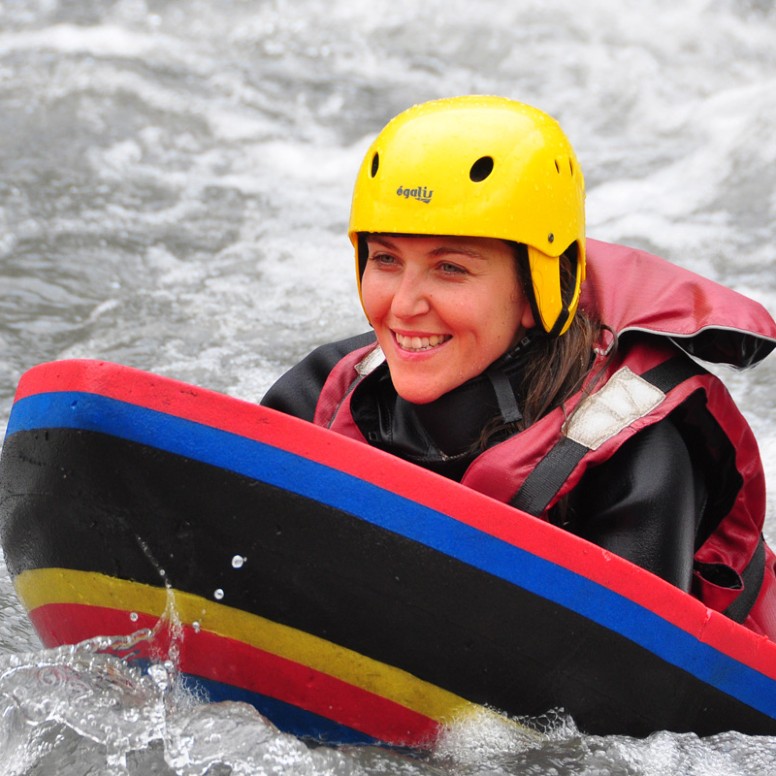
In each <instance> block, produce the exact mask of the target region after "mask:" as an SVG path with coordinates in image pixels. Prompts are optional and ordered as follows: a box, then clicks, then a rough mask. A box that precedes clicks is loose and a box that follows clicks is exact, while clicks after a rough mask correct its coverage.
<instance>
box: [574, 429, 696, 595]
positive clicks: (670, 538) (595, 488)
mask: <svg viewBox="0 0 776 776" xmlns="http://www.w3.org/2000/svg"><path fill="white" fill-rule="evenodd" d="M705 500H706V486H705V483H704V482H703V479H702V475H701V473H700V472H699V471H697V469H696V467H695V466H694V465H693V461H692V458H691V454H690V451H689V449H688V446H687V444H686V442H685V440H684V439H683V437H682V434H681V433H680V431H679V429H678V428H677V426H676V425H675V424H674V423H673V421H672V419H671V418H666V419H664V420H662V421H660V422H659V423H656V424H655V425H653V426H649V427H648V428H646V429H643V430H642V431H640V432H639V433H638V434H636V435H634V436H633V437H632V438H631V439H630V440H628V442H626V443H625V444H624V445H623V446H622V447H621V448H620V449H619V450H618V451H617V452H616V453H615V454H614V455H613V456H612V457H611V458H610V459H609V460H608V461H606V462H605V463H603V464H601V465H600V466H597V467H595V468H593V469H591V470H589V471H588V472H587V474H586V475H585V476H584V477H583V479H582V481H581V482H580V483H579V485H578V486H577V488H576V489H575V490H574V492H573V493H572V494H571V497H570V507H571V514H570V517H571V518H572V525H571V526H570V527H571V529H572V530H573V531H574V533H577V534H579V535H580V536H583V537H584V538H585V539H588V540H589V541H592V542H594V543H595V544H597V545H599V546H601V547H604V548H605V549H608V550H611V551H612V552H614V553H616V554H617V555H620V556H622V557H624V558H627V559H628V560H630V561H632V562H633V563H636V564H637V565H639V566H641V567H642V568H646V569H648V570H649V571H652V572H653V573H654V574H657V575H658V576H660V577H662V578H663V579H666V580H667V581H669V582H671V583H672V584H674V585H676V586H677V587H679V588H681V589H683V590H689V587H690V582H691V575H692V562H693V554H694V548H695V537H696V530H697V527H698V524H699V521H700V515H701V514H702V512H703V509H704V505H705Z"/></svg>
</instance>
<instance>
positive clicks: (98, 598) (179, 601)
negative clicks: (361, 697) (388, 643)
mask: <svg viewBox="0 0 776 776" xmlns="http://www.w3.org/2000/svg"><path fill="white" fill-rule="evenodd" d="M14 584H15V586H16V591H17V593H18V595H19V598H20V599H21V601H22V603H23V604H24V605H25V607H26V608H27V610H28V611H32V610H34V609H37V608H38V607H40V606H45V605H46V604H82V605H85V606H99V607H106V608H110V609H119V610H123V611H128V612H137V613H138V614H141V613H142V614H147V615H150V616H152V617H157V618H158V617H160V616H161V615H162V613H163V612H164V611H165V608H166V607H167V604H168V590H167V589H165V588H160V587H152V586H151V585H145V584H141V583H139V582H129V581H126V580H122V579H117V578H115V577H110V576H107V575H104V574H98V573H96V572H89V571H75V570H72V569H62V568H49V569H32V570H28V571H24V572H22V573H21V574H19V575H18V576H17V577H16V579H15V580H14ZM169 592H170V593H171V594H172V598H173V605H174V609H175V614H176V615H177V618H178V619H179V620H180V622H181V623H183V624H185V625H192V624H193V623H195V622H197V623H199V626H200V627H201V628H202V629H203V630H208V631H210V632H211V633H215V634H217V635H220V636H225V637H228V638H232V639H236V640H238V641H242V642H244V643H246V644H250V645H251V646H253V647H256V648H258V649H261V650H264V651H266V652H270V653H272V654H274V655H278V656H279V657H282V658H286V659H287V660H291V661H294V662H296V663H301V664H302V665H305V666H309V667H310V668H313V669H314V670H316V671H320V672H321V673H325V674H328V675H329V676H333V677H335V678H337V679H341V680H342V681H344V682H347V683H348V684H351V685H354V686H355V687H360V688H362V689H364V690H367V691H369V692H372V693H374V694H376V695H379V696H382V697H383V698H387V699H389V700H391V701H394V702H396V703H398V704H400V705H402V706H405V707H407V708H409V709H412V710H414V711H416V712H418V713H420V714H424V715H426V716H427V717H430V718H431V719H434V720H436V721H437V722H440V723H445V722H451V721H453V720H454V719H459V718H461V717H462V716H464V715H468V714H470V713H473V712H476V713H480V714H481V713H483V711H485V710H484V708H483V707H482V706H479V705H477V704H474V703H472V702H470V701H467V700H465V699H464V698H461V697H460V696H458V695H455V694H453V693H450V692H448V691H446V690H443V689H441V688H440V687H437V686H436V685H433V684H430V683H429V682H425V681H423V680H422V679H418V678H417V677H416V676H413V675H412V674H410V673H407V672H406V671H403V670H401V669H399V668H395V667H393V666H390V665H387V664H386V663H381V662H378V661H377V660H373V659H372V658H368V657H366V656H365V655H361V654H360V653H358V652H354V651H352V650H350V649H346V648H345V647H340V646H338V645H337V644H334V643H332V642H330V641H326V640H325V639H321V638H319V637H317V636H313V635H311V634H309V633H305V632H304V631H300V630H296V629H295V628H291V627H289V626H287V625H281V624H279V623H276V622H272V621H271V620H267V619H265V618H264V617H259V616H258V615H255V614H251V613H248V612H244V611H242V610H240V609H235V608H232V607H230V606H226V605H224V604H220V603H217V602H215V601H208V600H207V599H205V598H202V597H200V596H197V595H193V594H191V593H186V592H183V591H180V590H172V591H169ZM103 635H112V634H103ZM188 638H190V636H187V639H188Z"/></svg>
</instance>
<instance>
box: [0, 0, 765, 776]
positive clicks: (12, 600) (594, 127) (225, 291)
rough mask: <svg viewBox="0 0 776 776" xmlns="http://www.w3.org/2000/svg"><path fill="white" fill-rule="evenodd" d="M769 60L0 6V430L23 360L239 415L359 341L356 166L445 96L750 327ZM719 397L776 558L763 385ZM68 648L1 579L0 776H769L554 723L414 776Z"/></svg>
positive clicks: (744, 44) (733, 24)
mask: <svg viewBox="0 0 776 776" xmlns="http://www.w3.org/2000/svg"><path fill="white" fill-rule="evenodd" d="M774 40H776V11H774V10H773V7H772V4H771V3H770V2H765V1H764V0H763V1H759V0H748V1H746V2H744V1H743V0H688V2H684V3H677V2H675V0H654V1H653V2H651V3H648V4H645V3H636V2H621V1H618V0H590V2H586V3H584V4H580V3H578V2H577V1H576V0H527V1H526V2H521V3H504V2H501V0H483V2H479V3H471V2H464V0H426V2H423V3H418V2H417V0H374V2H370V3H356V2H350V1H349V0H327V1H326V2H324V1H323V0H294V2H291V0H267V2H263V3H254V2H248V1H247V0H220V1H219V2H215V1H214V0H186V2H183V0H116V1H115V2H103V1H102V0H99V1H98V0H78V1H77V2H71V1H70V0H28V1H25V2H20V0H0V172H1V173H2V174H0V431H2V429H3V428H4V426H5V423H6V421H7V417H8V411H9V409H10V402H11V397H12V394H13V390H14V387H15V385H16V382H17V381H18V378H19V376H20V375H21V374H22V373H23V372H24V371H25V370H26V369H27V368H29V367H31V366H33V365H34V364H36V363H39V362H41V361H45V360H50V359H55V358H65V357H73V356H86V357H95V358H105V359H109V360H113V361H119V362H122V363H127V364H130V365H132V366H137V367H140V368H143V369H148V370H151V371H155V372H160V373H164V374H169V375H172V376H175V377H177V378H180V379H184V380H189V381H191V382H194V383H197V384H200V385H203V386H207V387H211V388H214V389H217V390H222V391H227V392H230V393H232V394H234V395H237V396H240V397H243V398H246V399H254V400H255V399H258V398H259V397H260V396H261V395H262V394H263V392H264V390H266V388H267V387H268V386H269V385H270V384H271V383H272V381H273V380H274V379H275V378H276V377H277V376H278V375H279V374H280V373H281V372H282V371H283V370H284V369H286V368H287V367H288V366H290V365H291V364H292V363H294V362H295V361H296V360H297V359H298V358H300V357H301V356H302V355H304V354H305V353H306V352H308V351H309V350H310V349H311V348H312V347H313V346H314V345H316V344H319V343H320V342H323V341H326V340H331V339H336V338H338V337H342V336H346V335H348V334H351V333H355V332H358V331H361V330H363V329H364V328H365V324H364V321H363V315H362V313H361V310H360V308H359V305H358V301H357V299H356V294H355V283H354V279H353V264H352V261H353V260H352V252H351V248H350V245H349V243H348V241H347V237H346V235H345V231H346V223H347V214H348V208H349V197H350V188H351V185H352V181H353V179H354V177H355V173H356V169H357V167H358V164H359V161H360V158H361V155H362V154H363V152H364V150H365V149H366V146H367V144H368V142H369V138H370V136H372V135H373V134H374V133H375V132H376V131H377V130H378V129H379V128H380V127H381V126H382V125H383V124H384V122H385V121H386V120H387V119H388V118H389V117H390V116H392V115H394V114H395V113H397V112H398V111H400V110H402V109H404V108H405V107H407V106H409V105H410V104H412V103H415V102H418V101H421V100H425V99H429V98H433V97H439V96H447V95H451V94H459V93H465V92H488V93H499V94H505V95H508V96H511V97H514V98H517V99H522V100H524V101H526V102H529V103H534V104H536V105H538V106H540V107H542V108H544V109H545V110H547V111H549V112H550V113H552V114H553V115H555V116H557V117H558V118H559V119H560V121H561V123H562V124H563V125H564V127H565V128H566V130H567V131H568V133H569V135H570V137H571V139H572V142H573V143H574V145H575V147H576V149H577V152H578V156H579V158H580V161H581V162H582V165H583V168H584V170H585V174H586V180H587V185H588V222H589V228H588V231H589V234H591V236H594V237H598V238H600V239H606V240H614V241H618V242H624V243H628V244H633V245H636V246H639V247H645V248H648V249H651V250H654V251H655V252H657V253H659V254H661V255H664V256H666V257H667V258H669V259H672V260H674V261H676V262H678V263H680V264H683V265H684V266H687V267H689V268H691V269H694V270H697V271H700V272H702V273H704V274H707V275H710V276H711V277H714V278H717V279H719V280H721V281H723V282H725V283H728V284H730V285H732V286H733V287H735V288H736V289H738V290H740V291H742V292H743V293H746V294H748V295H750V296H753V297H755V298H757V299H758V300H760V301H761V302H762V303H763V304H765V305H766V306H767V307H768V308H769V309H770V310H771V311H772V312H773V311H776V272H774V269H775V268H776V253H774V251H773V248H772V246H773V245H774V244H776V163H775V162H776V144H774V142H773V139H772V134H773V133H772V127H773V126H774V125H775V124H776V47H774V45H773V41H774ZM721 374H722V375H723V377H724V379H725V380H726V381H727V382H728V384H729V386H730V388H731V390H732V392H733V394H734V395H735V397H736V398H737V400H738V401H739V402H740V403H741V406H742V407H743V408H744V410H745V412H746V413H747V416H748V417H749V418H750V419H751V421H752V424H753V426H754V429H755V431H756V433H757V436H758V439H759V442H760V446H761V449H762V453H763V458H764V462H765V467H766V474H767V479H768V484H769V488H770V492H769V497H768V498H769V501H768V511H769V519H768V523H767V525H766V533H767V535H768V536H769V538H770V540H771V542H772V543H774V544H776V392H775V391H774V390H773V385H774V384H776V358H774V357H772V358H771V359H769V360H767V361H766V362H765V363H764V364H763V365H761V366H760V367H758V368H757V369H755V370H752V371H748V372H744V373H735V372H731V371H730V370H722V372H721ZM237 550H239V548H236V549H235V551H237ZM236 557H237V556H236ZM248 562H250V561H248ZM226 594H228V591H226ZM225 600H227V599H226V598H225ZM84 649H85V650H86V651H79V650H75V651H73V652H68V651H66V650H65V651H57V652H53V653H52V652H48V651H46V650H41V649H40V645H39V644H38V642H37V638H36V636H35V635H34V633H33V631H32V629H31V628H30V626H29V624H28V622H27V620H26V617H25V616H24V614H23V612H22V611H21V608H20V606H19V604H18V602H17V600H16V597H15V594H14V592H13V589H12V586H11V582H10V579H9V578H8V575H7V573H3V574H2V575H0V703H2V704H4V705H3V706H2V708H3V711H4V713H3V715H2V716H1V717H0V720H2V732H0V736H1V737H2V738H1V740H0V744H2V745H1V746H0V761H2V764H3V770H4V772H8V773H11V772H13V773H20V774H21V773H30V774H33V773H34V774H47V773H52V774H53V773H57V774H65V773H73V774H76V773H78V774H82V773H84V772H86V767H87V766H88V767H90V768H92V771H93V772H95V773H120V772H122V770H121V769H124V772H130V773H144V774H145V773H159V774H171V773H180V774H183V773H186V774H204V773H209V774H210V776H220V774H226V773H265V772H266V773H269V772H294V773H301V774H323V773H333V774H340V773H342V774H345V773H348V774H350V773H386V772H388V773H412V774H416V773H417V774H438V773H441V774H451V773H456V774H458V773H464V774H466V773H471V774H474V773H483V772H487V773H504V774H506V773H526V774H528V773H537V774H539V773H541V774H550V773H556V774H588V775H592V774H598V773H601V774H604V773H606V774H627V775H628V776H630V775H631V774H634V775H635V774H649V776H652V775H653V774H654V775H657V774H660V775H661V776H662V774H673V773H687V774H698V775H699V776H723V774H724V775H727V774H732V773H736V774H758V775H759V774H764V773H769V772H771V771H774V770H776V754H775V752H776V742H774V741H773V740H771V739H752V738H746V737H742V736H737V735H733V734H729V735H725V736H718V737H715V738H713V739H709V740H703V741H701V740H699V739H697V738H695V737H693V736H677V735H670V734H664V733H660V734H656V735H655V736H652V737H650V738H649V739H647V740H645V741H635V740H632V739H623V738H619V737H607V738H592V737H589V736H585V735H583V734H582V733H580V732H579V731H578V730H576V728H575V727H574V725H573V721H570V720H567V719H565V718H564V717H563V716H562V715H558V716H556V717H555V718H553V719H552V720H547V721H546V723H547V724H546V726H545V728H543V731H542V733H541V735H540V736H538V737H537V736H530V735H526V734H525V732H524V730H522V729H521V728H519V727H516V726H515V725H511V724H508V725H502V724H499V723H496V722H494V721H493V719H492V716H488V717H487V718H485V719H482V720H467V721H465V722H464V721H462V722H460V723H459V724H457V725H456V726H453V728H452V729H451V730H450V731H449V733H448V734H447V735H446V736H445V737H444V738H443V740H442V742H440V745H439V747H438V748H437V749H436V750H435V751H434V752H432V753H431V754H429V755H428V756H426V757H422V758H410V757H406V756H403V755H399V754H396V753H388V752H383V751H381V750H371V749H363V750H357V751H351V750H347V749H345V750H330V749H325V748H323V749H318V750H312V749H309V748H308V747H306V746H305V745H303V744H300V743H299V742H298V741H296V740H295V739H292V738H290V737H287V736H283V735H282V734H279V733H278V732H277V731H275V730H274V729H273V728H272V727H271V726H270V725H268V723H267V722H266V721H264V720H262V719H261V718H260V717H259V716H258V715H257V714H256V713H255V712H254V711H253V710H252V709H249V708H248V707H245V706H241V705H239V704H236V705H222V706H200V705H198V704H197V703H196V702H194V701H192V699H190V698H186V696H185V694H183V693H181V694H179V695H175V694H174V693H173V692H172V691H171V688H174V687H175V686H176V683H175V677H174V675H173V676H169V675H167V674H165V673H164V671H165V670H166V669H163V671H162V673H158V672H157V673H156V674H154V673H151V674H150V675H145V676H144V675H140V674H135V673H132V672H131V671H129V670H128V669H126V667H125V666H123V664H120V663H118V662H116V661H113V660H112V659H109V658H106V657H105V656H101V655H96V654H95V653H94V652H93V651H91V652H90V651H89V650H88V649H87V648H84ZM103 661H104V662H103ZM165 676H166V677H167V678H166V679H165ZM154 677H156V679H155V678H154ZM74 688H75V689H74ZM68 768H69V769H70V770H68ZM79 768H80V770H79ZM14 769H15V770H14Z"/></svg>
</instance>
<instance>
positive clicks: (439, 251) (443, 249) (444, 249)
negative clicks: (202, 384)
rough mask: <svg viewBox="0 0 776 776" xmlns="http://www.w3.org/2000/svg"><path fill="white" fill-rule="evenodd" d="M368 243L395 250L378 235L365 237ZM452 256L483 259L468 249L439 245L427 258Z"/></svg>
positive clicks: (392, 244)
mask: <svg viewBox="0 0 776 776" xmlns="http://www.w3.org/2000/svg"><path fill="white" fill-rule="evenodd" d="M399 236H401V237H404V235H399ZM410 236H411V237H434V236H435V235H430V234H429V235H407V237H410ZM370 242H376V243H379V244H380V245H382V246H383V247H384V248H390V249H391V250H396V245H395V244H394V243H392V242H391V241H390V240H389V239H388V238H386V237H382V236H379V235H370V236H369V237H367V244H368V243H370ZM452 254H458V255H459V256H467V257H469V258H472V259H484V258H485V257H484V256H483V255H482V254H481V253H480V252H479V251H475V250H469V249H468V248H453V247H448V246H445V245H440V246H439V247H438V248H434V250H433V251H430V253H429V254H428V255H429V256H449V255H452Z"/></svg>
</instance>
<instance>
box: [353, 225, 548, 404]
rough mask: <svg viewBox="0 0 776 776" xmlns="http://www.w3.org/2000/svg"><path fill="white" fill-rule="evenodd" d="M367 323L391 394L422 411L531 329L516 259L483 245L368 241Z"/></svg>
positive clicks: (499, 245)
mask: <svg viewBox="0 0 776 776" xmlns="http://www.w3.org/2000/svg"><path fill="white" fill-rule="evenodd" d="M367 248H368V251H369V258H368V260H367V264H366V269H365V270H364V276H363V278H362V280H361V290H362V298H363V303H364V310H365V311H366V315H367V318H368V319H369V322H370V323H371V324H372V327H373V328H374V330H375V334H376V336H377V341H378V343H379V344H380V347H381V348H382V350H383V353H384V354H385V358H386V361H387V362H388V368H389V370H390V373H391V379H392V381H393V385H394V387H395V388H396V391H397V392H398V393H399V395H400V396H402V397H403V398H404V399H406V400H407V401H409V402H412V403H413V404H426V403H428V402H430V401H432V400H434V399H438V398H439V397H440V396H442V394H445V393H447V392H448V391H451V390H452V389H453V388H457V387H458V386H459V385H461V384H462V383H464V382H466V381H467V380H470V379H471V378H473V377H476V376H477V375H479V374H480V373H481V372H483V371H484V370H485V368H486V367H487V366H489V365H490V364H491V363H492V362H494V361H495V360H496V359H497V358H499V357H500V356H502V355H503V354H504V353H506V352H507V351H509V350H511V349H512V348H514V347H515V346H516V345H517V343H518V342H519V341H520V340H521V339H522V338H523V336H524V335H525V332H526V331H527V330H528V329H531V328H533V327H534V325H535V323H534V319H533V313H532V312H531V308H530V305H529V304H528V300H527V299H526V296H525V294H524V293H523V291H522V288H521V287H520V283H519V282H518V278H517V271H516V266H515V256H514V253H513V251H512V249H511V248H510V246H509V245H507V244H506V243H505V242H503V241H501V240H494V239H492V238H487V237H393V236H390V237H389V236H385V235H370V236H368V237H367Z"/></svg>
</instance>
